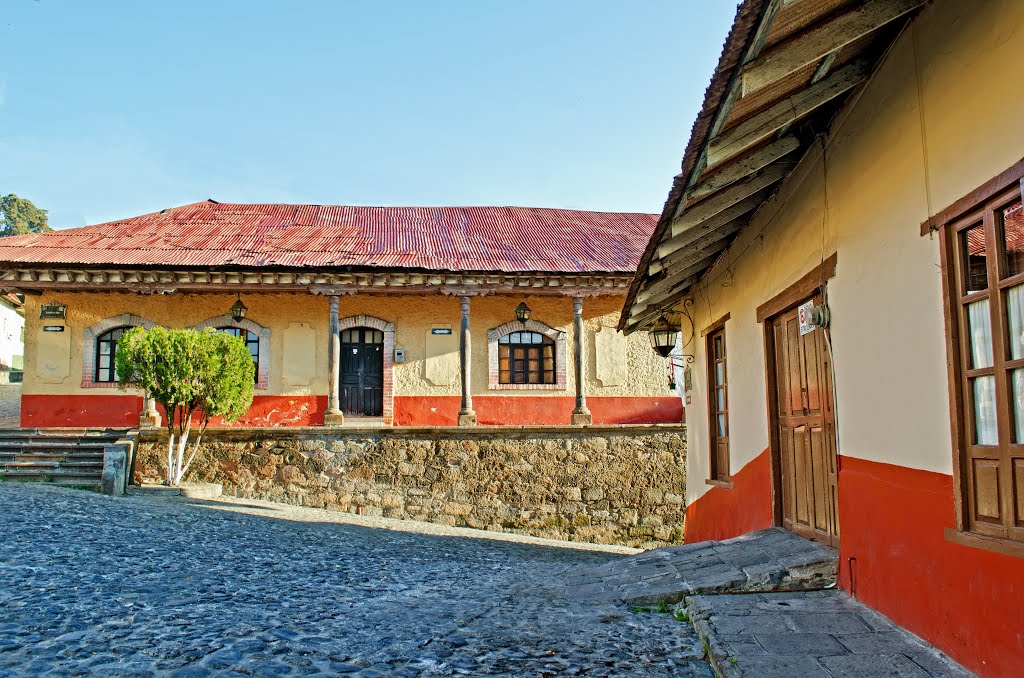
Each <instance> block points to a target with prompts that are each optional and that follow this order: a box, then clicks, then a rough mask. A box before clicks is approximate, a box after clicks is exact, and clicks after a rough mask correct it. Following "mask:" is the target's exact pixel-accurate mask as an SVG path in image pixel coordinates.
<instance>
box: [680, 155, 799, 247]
mask: <svg viewBox="0 0 1024 678" xmlns="http://www.w3.org/2000/svg"><path fill="white" fill-rule="evenodd" d="M790 169H792V165H790V164H789V163H775V164H774V165H769V166H768V167H765V168H763V169H761V170H758V171H757V172H755V173H754V174H752V175H751V176H750V177H749V178H748V179H745V180H743V181H737V182H736V183H734V184H732V185H731V186H729V187H728V188H726V189H725V190H722V191H719V192H718V193H714V194H712V195H711V196H710V197H708V198H705V199H704V200H702V201H701V202H698V203H691V204H689V205H686V206H684V207H683V209H682V210H680V211H677V212H676V218H675V220H673V222H672V225H671V227H670V229H669V232H670V233H671V235H670V236H669V237H672V238H674V237H676V236H677V235H679V234H680V233H683V232H684V231H687V230H689V229H691V228H694V227H696V226H699V225H700V224H702V223H703V222H705V221H707V220H708V219H710V218H712V217H713V216H715V215H716V214H718V213H720V212H723V211H725V210H727V209H729V208H730V207H732V206H733V205H735V204H736V203H739V202H741V201H743V200H744V199H745V198H749V197H750V196H752V195H754V194H755V193H757V192H758V191H760V190H762V189H764V188H767V187H768V186H771V185H773V184H776V183H778V182H779V181H782V179H783V178H785V176H786V175H787V174H789V171H790Z"/></svg>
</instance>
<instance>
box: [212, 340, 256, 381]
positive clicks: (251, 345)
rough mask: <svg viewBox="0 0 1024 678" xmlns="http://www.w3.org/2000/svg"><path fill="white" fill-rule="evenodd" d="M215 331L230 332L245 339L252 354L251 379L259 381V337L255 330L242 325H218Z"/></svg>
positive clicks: (246, 345)
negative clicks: (251, 330)
mask: <svg viewBox="0 0 1024 678" xmlns="http://www.w3.org/2000/svg"><path fill="white" fill-rule="evenodd" d="M216 331H217V332H223V333H224V334H230V335H231V336H233V337H239V338H241V339H243V340H244V341H245V347H246V348H247V349H249V355H251V356H252V365H253V380H254V381H255V382H257V383H259V380H260V338H259V335H257V334H256V333H255V332H250V331H249V330H247V329H245V328H244V327H218V328H216Z"/></svg>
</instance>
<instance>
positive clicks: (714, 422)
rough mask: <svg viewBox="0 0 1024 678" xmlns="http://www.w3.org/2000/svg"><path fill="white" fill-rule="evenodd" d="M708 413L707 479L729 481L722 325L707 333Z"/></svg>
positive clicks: (725, 377) (726, 391)
mask: <svg viewBox="0 0 1024 678" xmlns="http://www.w3.org/2000/svg"><path fill="white" fill-rule="evenodd" d="M705 338H706V341H707V351H706V355H707V362H708V414H709V417H708V419H709V421H708V424H709V427H708V428H709V435H708V439H709V441H710V443H711V449H710V451H709V454H710V466H709V468H710V473H709V475H710V479H711V480H712V481H717V482H720V483H728V482H729V392H728V383H727V376H726V374H727V373H726V356H725V328H724V327H719V328H717V329H715V330H713V331H711V332H709V333H708V334H707V335H705Z"/></svg>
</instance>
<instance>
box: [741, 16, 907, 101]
mask: <svg viewBox="0 0 1024 678" xmlns="http://www.w3.org/2000/svg"><path fill="white" fill-rule="evenodd" d="M923 4H924V0H867V1H866V2H863V3H861V4H860V5H857V6H855V7H853V8H852V9H850V10H848V11H846V12H842V13H840V14H838V15H836V16H834V17H832V18H831V19H828V20H827V21H824V22H822V23H821V24H819V25H817V26H815V27H814V28H812V29H810V30H808V31H805V32H803V33H800V34H799V35H797V36H796V37H794V38H792V39H790V40H787V41H785V42H783V43H781V44H779V45H775V46H773V47H771V48H770V49H767V50H764V51H763V52H762V53H761V54H760V55H758V57H757V58H756V59H754V60H753V61H751V62H750V63H748V64H747V65H746V66H744V67H743V75H742V81H743V86H742V91H743V95H744V96H746V95H748V94H750V93H751V92H756V91H757V90H760V89H763V88H764V87H767V86H768V85H771V84H772V83H775V82H778V81H779V80H781V79H782V78H784V77H786V76H787V75H789V74H790V73H793V72H795V71H798V70H800V69H801V68H803V67H804V66H806V65H807V64H810V63H814V62H815V61H818V60H820V59H822V58H824V57H825V56H826V55H828V54H829V53H832V52H835V51H836V50H838V49H840V48H841V47H843V46H845V45H848V44H850V43H851V42H853V41H854V40H857V39H858V38H861V37H863V36H865V35H867V34H868V33H871V32H872V31H875V30H877V29H879V28H881V27H882V26H884V25H886V24H888V23H889V22H891V21H894V20H895V19H898V18H899V17H901V16H903V15H905V14H907V13H909V12H912V11H913V10H915V9H917V8H918V7H920V6H921V5H923Z"/></svg>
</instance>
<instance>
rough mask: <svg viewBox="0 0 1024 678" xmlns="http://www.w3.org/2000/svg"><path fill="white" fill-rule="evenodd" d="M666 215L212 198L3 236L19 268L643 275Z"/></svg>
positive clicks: (8, 260)
mask: <svg viewBox="0 0 1024 678" xmlns="http://www.w3.org/2000/svg"><path fill="white" fill-rule="evenodd" d="M656 221H657V215H654V214H626V213H615V212H582V211H576V210H559V209H541V208H531V207H347V206H337V205H275V204H228V203H218V202H215V201H212V200H208V201H204V202H198V203H194V204H191V205H183V206H181V207H175V208H172V209H167V210H163V211H160V212H154V213H152V214H145V215H142V216H138V217H133V218H130V219H123V220H120V221H112V222H109V223H105V224H98V225H95V226H85V227H82V228H75V229H69V230H64V231H55V232H53V233H44V234H33V235H22V236H13V237H8V238H0V268H3V267H5V266H7V267H9V266H10V265H12V264H26V263H29V264H78V265H86V266H90V265H96V266H100V265H102V266H110V265H117V266H123V267H126V268H131V267H168V266H174V267H193V266H195V267H244V268H267V267H274V268H308V267H313V268H318V269H320V268H337V267H352V268H368V269H369V268H387V269H419V270H432V271H495V272H507V273H514V272H543V273H592V272H609V273H631V272H633V271H634V270H635V269H636V266H637V263H638V262H639V260H640V255H641V253H642V252H643V248H644V245H645V244H646V243H647V240H648V238H649V237H650V235H651V233H652V231H653V230H654V225H655V223H656Z"/></svg>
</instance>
